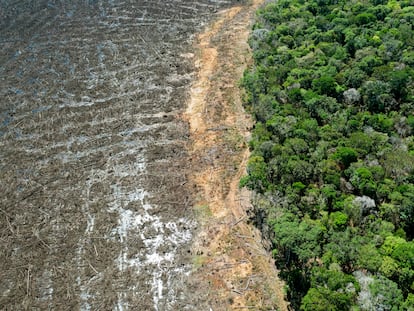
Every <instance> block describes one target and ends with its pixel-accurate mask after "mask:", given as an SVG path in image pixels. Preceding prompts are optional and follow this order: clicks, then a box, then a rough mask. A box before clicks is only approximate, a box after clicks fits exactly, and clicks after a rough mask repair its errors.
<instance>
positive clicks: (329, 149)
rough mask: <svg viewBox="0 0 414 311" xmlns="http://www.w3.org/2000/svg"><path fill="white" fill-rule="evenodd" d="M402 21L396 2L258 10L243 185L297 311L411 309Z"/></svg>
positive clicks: (412, 86) (413, 48)
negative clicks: (252, 123)
mask: <svg viewBox="0 0 414 311" xmlns="http://www.w3.org/2000/svg"><path fill="white" fill-rule="evenodd" d="M413 24H414V2H413V1H407V0H406V1H396V0H390V1H387V0H365V1H344V0H311V1H305V0H289V1H287V0H278V1H274V2H270V3H269V2H268V4H267V5H266V6H265V7H264V8H262V9H261V10H260V11H259V12H258V18H257V22H256V24H255V26H254V29H253V32H252V35H251V38H250V45H251V47H252V49H253V57H254V65H253V66H252V67H251V68H250V69H249V70H248V71H246V72H245V74H244V77H243V79H242V86H243V87H244V88H245V90H246V95H245V105H246V108H247V110H248V111H250V112H251V113H252V115H253V116H254V118H255V126H254V129H253V131H252V137H251V141H250V149H251V151H252V152H251V157H250V160H249V162H248V167H247V176H245V177H243V178H242V180H241V182H240V184H241V186H247V187H248V188H250V189H252V190H254V192H255V199H254V206H255V210H256V213H255V214H256V220H257V219H259V218H260V221H257V223H258V225H260V226H261V227H262V230H263V231H264V232H265V233H266V234H267V235H268V237H270V239H271V241H272V248H273V255H274V258H275V260H276V264H277V266H278V267H279V269H280V270H281V276H282V277H283V278H284V280H285V281H286V287H287V296H288V299H289V300H290V301H291V304H292V306H293V307H294V308H295V309H296V310H305V311H310V310H324V311H325V310H414V241H413V238H414V78H413V77H414V32H413Z"/></svg>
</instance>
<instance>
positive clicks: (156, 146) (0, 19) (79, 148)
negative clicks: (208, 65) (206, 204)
mask: <svg viewBox="0 0 414 311" xmlns="http://www.w3.org/2000/svg"><path fill="white" fill-rule="evenodd" d="M231 2H232V1H230V0H227V1H224V0H223V1H212V0H210V1H208V0H187V1H186V0H162V1H161V0H136V1H130V0H129V1H117V0H112V1H111V0H108V1H101V0H96V1H93V0H90V1H87V0H85V1H80V0H77V1H63V0H61V1H57V0H55V1H52V0H51V1H44V0H39V1H28V0H25V1H5V0H1V1H0V47H1V53H0V193H1V197H0V247H1V250H2V251H1V252H0V263H1V268H0V293H1V296H0V309H2V310H23V309H30V310H78V309H80V310H111V309H113V310H197V306H194V305H192V303H191V301H192V299H191V289H190V290H189V289H188V288H186V283H187V281H186V278H187V277H188V275H189V273H190V269H191V263H190V255H189V250H190V241H191V238H192V233H193V230H194V229H195V227H196V224H195V222H194V220H193V217H192V214H191V211H190V208H189V207H190V205H191V195H190V192H189V190H188V189H187V188H186V187H187V177H186V171H187V170H188V169H189V168H188V164H187V163H188V162H187V161H186V157H187V154H186V146H187V144H188V135H189V134H188V125H187V123H186V122H185V121H183V120H181V118H180V117H179V116H180V114H181V112H182V111H183V109H185V105H186V100H187V96H188V91H189V86H190V83H191V81H192V79H193V78H194V69H193V59H192V54H191V53H192V52H193V51H192V48H191V47H192V41H193V39H194V38H195V34H196V33H197V32H198V31H200V30H201V29H202V28H203V26H205V24H206V23H207V22H208V21H209V20H211V19H212V18H213V17H214V13H215V12H216V11H217V10H219V9H221V8H224V7H226V6H229V5H231V4H232V3H231ZM234 2H236V1H234Z"/></svg>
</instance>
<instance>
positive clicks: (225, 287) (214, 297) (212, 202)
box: [185, 0, 288, 310]
mask: <svg viewBox="0 0 414 311" xmlns="http://www.w3.org/2000/svg"><path fill="white" fill-rule="evenodd" d="M262 3H263V0H253V1H250V2H249V4H245V5H241V6H237V7H233V8H231V9H228V10H225V11H222V12H220V13H219V18H218V19H217V20H216V22H215V23H214V24H213V25H211V26H210V27H209V28H208V29H207V30H206V31H205V32H204V33H202V34H201V35H199V37H198V44H197V47H196V48H197V49H196V50H197V55H196V66H197V70H198V78H197V79H196V81H195V82H194V84H193V86H192V89H191V98H190V100H189V105H188V109H187V111H186V114H185V116H186V118H187V120H188V121H189V123H190V128H191V136H192V142H193V144H192V150H190V154H191V161H192V163H191V164H192V168H193V175H192V176H191V179H192V182H193V183H194V185H193V186H194V193H195V198H196V201H195V204H194V210H195V213H196V214H197V217H198V220H199V223H200V228H198V235H197V238H196V241H195V243H194V245H193V248H192V253H193V258H194V263H193V264H194V271H193V279H192V282H193V288H194V291H195V293H196V296H197V297H199V298H198V300H199V301H198V302H197V305H199V306H200V308H202V310H248V309H251V310H276V309H278V310H287V309H288V305H287V303H286V301H285V300H284V295H283V290H282V288H283V283H282V282H281V281H280V280H279V278H278V276H277V271H276V268H275V265H274V263H273V260H272V259H271V256H270V254H268V253H267V252H266V250H265V248H264V246H263V243H262V237H261V234H260V232H259V231H258V230H257V229H256V228H255V227H254V226H253V225H251V224H248V222H247V221H248V212H249V209H250V208H251V206H250V193H249V192H248V191H247V190H243V189H242V190H240V189H239V187H238V183H239V179H240V177H241V176H242V175H243V174H244V172H245V169H246V161H247V159H248V156H249V150H248V147H247V144H246V141H247V139H248V135H249V131H248V130H249V128H250V127H251V124H252V121H251V120H250V118H249V116H248V115H246V113H245V111H244V109H243V106H242V102H241V95H242V94H241V91H240V89H239V87H238V85H237V84H238V81H239V79H240V78H241V77H242V74H243V71H244V69H245V68H246V66H247V64H248V62H249V61H250V51H249V47H248V45H247V39H248V35H249V30H250V28H251V22H252V18H253V16H254V12H255V10H256V9H257V8H258V6H259V5H261V4H262ZM206 288H207V289H208V290H206ZM200 310H201V309H200Z"/></svg>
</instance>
